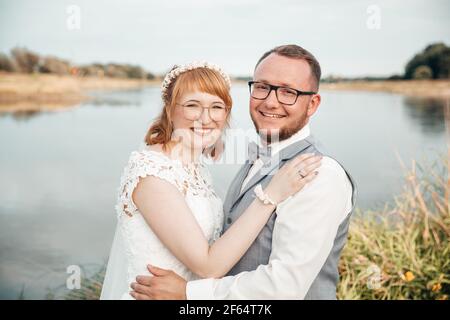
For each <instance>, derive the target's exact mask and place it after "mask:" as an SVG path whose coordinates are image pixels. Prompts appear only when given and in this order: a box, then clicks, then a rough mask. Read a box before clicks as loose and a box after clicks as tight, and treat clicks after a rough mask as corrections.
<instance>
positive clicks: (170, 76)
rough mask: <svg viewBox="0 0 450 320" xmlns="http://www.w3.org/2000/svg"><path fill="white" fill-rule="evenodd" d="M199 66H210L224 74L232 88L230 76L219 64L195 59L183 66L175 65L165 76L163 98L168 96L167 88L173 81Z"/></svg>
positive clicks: (209, 67) (226, 81)
mask: <svg viewBox="0 0 450 320" xmlns="http://www.w3.org/2000/svg"><path fill="white" fill-rule="evenodd" d="M197 68H208V69H211V70H214V71H216V72H218V73H219V74H220V75H221V76H222V78H223V79H224V80H225V83H226V84H227V86H228V89H230V88H231V80H230V77H229V76H228V74H226V73H225V72H224V71H223V70H222V69H221V68H220V67H219V66H217V65H215V64H212V63H209V62H206V61H203V62H196V61H195V62H191V63H188V64H184V65H181V66H174V67H173V68H172V70H171V71H170V72H169V73H168V74H167V75H166V76H165V77H164V81H163V82H162V86H161V94H162V97H163V99H165V98H166V94H167V89H168V88H169V86H170V84H171V83H172V81H174V80H175V79H176V78H177V77H178V76H179V75H180V74H182V73H183V72H186V71H189V70H193V69H197Z"/></svg>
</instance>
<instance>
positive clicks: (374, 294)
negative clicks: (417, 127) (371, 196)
mask: <svg viewBox="0 0 450 320" xmlns="http://www.w3.org/2000/svg"><path fill="white" fill-rule="evenodd" d="M449 193H450V180H449V178H448V164H447V162H446V160H445V159H442V161H441V162H440V164H438V165H435V166H433V167H431V168H426V169H424V168H421V167H420V166H418V165H416V164H415V163H413V165H412V168H411V170H410V172H408V174H407V178H406V185H405V188H404V192H403V193H402V194H401V195H400V196H398V197H396V198H395V205H393V206H392V207H390V208H388V207H387V208H386V209H385V210H383V211H381V212H374V211H369V212H364V213H359V215H357V217H355V218H354V219H353V221H352V223H351V226H350V231H349V240H348V243H347V245H346V246H345V248H344V251H343V254H342V258H341V261H340V274H341V281H340V285H339V288H338V297H339V298H340V299H448V298H449V296H450V242H449V237H450V202H449Z"/></svg>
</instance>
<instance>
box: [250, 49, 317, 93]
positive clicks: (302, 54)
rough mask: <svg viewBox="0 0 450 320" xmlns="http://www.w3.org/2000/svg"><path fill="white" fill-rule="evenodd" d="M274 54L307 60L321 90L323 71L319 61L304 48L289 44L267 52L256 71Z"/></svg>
mask: <svg viewBox="0 0 450 320" xmlns="http://www.w3.org/2000/svg"><path fill="white" fill-rule="evenodd" d="M272 53H276V54H278V55H280V56H283V57H288V58H294V59H299V60H305V61H306V62H307V63H308V64H309V67H310V68H311V73H312V76H313V80H314V81H313V84H314V85H315V87H316V90H317V89H319V82H320V77H321V75H322V71H321V69H320V64H319V61H317V59H316V58H315V57H314V56H313V55H312V53H311V52H309V51H308V50H306V49H303V48H302V47H300V46H298V45H296V44H288V45H283V46H278V47H275V48H273V49H271V50H269V51H267V52H266V53H264V54H263V55H262V57H261V58H259V60H258V62H257V63H256V66H255V69H256V67H258V65H259V64H260V63H261V61H263V60H264V59H265V58H267V57H268V56H269V55H271V54H272Z"/></svg>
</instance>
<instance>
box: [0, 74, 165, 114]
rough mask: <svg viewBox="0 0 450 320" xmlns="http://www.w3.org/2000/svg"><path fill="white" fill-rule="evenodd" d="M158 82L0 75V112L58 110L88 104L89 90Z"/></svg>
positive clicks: (115, 88)
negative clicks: (78, 104)
mask: <svg viewBox="0 0 450 320" xmlns="http://www.w3.org/2000/svg"><path fill="white" fill-rule="evenodd" d="M152 85H159V81H158V80H138V79H117V78H106V77H104V78H94V77H75V76H58V75H50V74H19V73H5V72H3V73H0V112H13V111H35V110H54V109H61V108H65V107H68V106H72V105H74V104H77V103H80V102H82V101H85V100H88V99H90V98H89V95H88V93H87V92H88V91H90V90H127V89H135V88H141V87H144V86H152Z"/></svg>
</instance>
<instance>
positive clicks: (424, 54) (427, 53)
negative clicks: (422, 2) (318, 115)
mask: <svg viewBox="0 0 450 320" xmlns="http://www.w3.org/2000/svg"><path fill="white" fill-rule="evenodd" d="M412 79H416V80H424V79H450V47H448V46H447V45H446V44H445V43H442V42H439V43H434V44H430V45H428V46H427V47H426V48H425V49H424V50H423V51H421V52H419V53H417V54H416V55H414V57H413V58H412V59H411V60H409V61H408V62H407V64H406V66H405V72H404V74H402V75H399V74H396V75H392V76H389V77H361V78H351V79H350V78H345V77H336V76H329V77H326V78H324V79H323V80H322V81H323V82H338V81H350V80H366V81H377V80H412Z"/></svg>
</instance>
